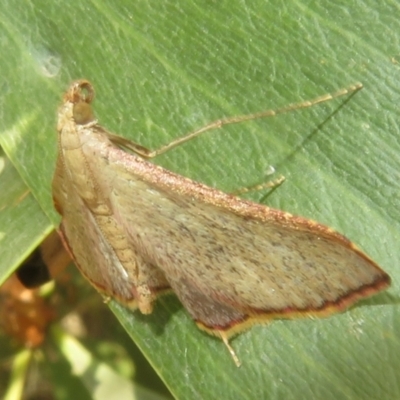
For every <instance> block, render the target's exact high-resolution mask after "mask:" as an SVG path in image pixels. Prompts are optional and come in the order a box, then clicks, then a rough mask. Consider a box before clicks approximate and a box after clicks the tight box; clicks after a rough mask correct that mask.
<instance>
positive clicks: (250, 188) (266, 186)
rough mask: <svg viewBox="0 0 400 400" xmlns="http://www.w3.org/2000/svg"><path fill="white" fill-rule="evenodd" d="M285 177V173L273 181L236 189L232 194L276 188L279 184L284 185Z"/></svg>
mask: <svg viewBox="0 0 400 400" xmlns="http://www.w3.org/2000/svg"><path fill="white" fill-rule="evenodd" d="M285 179H286V178H285V177H284V176H283V175H281V176H280V177H279V178H276V179H274V180H272V181H268V182H264V183H261V184H258V185H253V186H248V187H244V188H239V189H236V190H234V191H233V192H231V194H234V195H235V196H240V195H241V194H245V193H248V192H257V191H259V190H264V189H275V188H277V187H278V186H280V185H282V183H283V182H284V181H285Z"/></svg>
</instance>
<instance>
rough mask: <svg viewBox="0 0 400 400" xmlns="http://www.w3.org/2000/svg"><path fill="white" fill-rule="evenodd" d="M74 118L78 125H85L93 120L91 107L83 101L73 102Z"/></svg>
mask: <svg viewBox="0 0 400 400" xmlns="http://www.w3.org/2000/svg"><path fill="white" fill-rule="evenodd" d="M73 115H74V120H75V122H76V123H77V124H78V125H85V124H88V123H89V122H92V121H94V115H93V111H92V107H90V105H89V104H88V103H85V102H84V101H80V102H79V103H76V104H74V110H73Z"/></svg>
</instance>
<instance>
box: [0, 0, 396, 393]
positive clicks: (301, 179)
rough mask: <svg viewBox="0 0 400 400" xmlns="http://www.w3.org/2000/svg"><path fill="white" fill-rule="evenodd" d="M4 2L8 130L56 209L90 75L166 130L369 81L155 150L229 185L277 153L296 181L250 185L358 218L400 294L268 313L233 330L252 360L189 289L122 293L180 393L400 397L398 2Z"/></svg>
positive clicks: (7, 142)
mask: <svg viewBox="0 0 400 400" xmlns="http://www.w3.org/2000/svg"><path fill="white" fill-rule="evenodd" d="M1 8H2V9H1V20H0V21H1V25H2V31H3V32H4V33H3V35H4V37H3V39H2V41H1V42H0V43H1V44H0V46H1V50H2V54H3V55H4V58H3V60H2V63H1V66H0V70H1V76H2V81H1V84H0V96H1V97H0V104H1V112H2V115H1V119H0V121H1V122H0V124H1V125H0V127H1V133H0V144H1V145H2V147H3V149H4V150H5V151H6V152H7V155H8V157H9V158H10V159H11V161H12V162H13V164H14V165H15V167H16V169H17V170H18V173H19V174H20V176H21V178H22V179H23V180H24V182H25V183H26V184H27V185H28V187H29V189H30V190H31V192H32V194H33V195H34V196H35V198H36V199H37V201H38V204H39V205H40V206H41V208H42V210H43V212H44V213H45V214H46V215H47V216H48V218H49V220H51V221H52V223H54V224H56V223H58V221H59V218H58V216H57V215H56V213H55V211H54V209H53V207H52V201H51V178H52V174H53V170H54V164H55V159H56V155H57V139H56V130H55V125H56V109H57V106H58V105H59V104H60V102H61V96H62V93H63V91H64V90H65V89H66V88H67V86H68V84H69V83H70V82H71V81H72V80H73V79H78V78H87V79H89V80H90V81H91V82H92V83H93V85H94V86H95V88H96V90H97V100H96V102H95V104H94V107H95V110H96V114H97V116H98V118H99V120H100V123H101V124H102V125H103V126H105V127H107V128H108V129H109V130H111V131H113V132H115V133H117V134H120V135H124V136H126V137H128V138H130V139H132V140H135V141H136V142H138V143H140V144H142V145H144V146H147V147H150V148H156V147H158V146H161V145H162V144H165V143H168V142H169V141H171V140H172V139H174V138H177V137H179V136H181V135H182V134H184V133H186V132H188V131H191V130H193V129H195V128H198V127H200V126H202V125H204V124H205V123H207V122H210V121H212V120H214V119H217V118H220V117H224V116H229V115H238V114H245V113H251V112H256V111H261V110H264V109H268V108H276V107H279V106H282V105H285V104H288V103H292V102H297V101H299V100H302V99H309V98H313V97H316V96H318V95H321V94H324V93H327V92H333V91H335V90H337V89H339V88H342V87H346V86H348V85H349V84H352V83H355V82H362V83H363V84H364V89H363V90H362V91H361V92H359V93H358V94H357V95H356V96H353V97H352V98H351V99H349V101H347V102H345V101H344V100H343V99H337V100H335V101H332V102H330V103H327V104H323V105H319V106H315V107H312V108H310V109H306V110H302V111H300V112H295V113H291V114H285V115H282V116H279V117H277V118H269V119H265V120H262V121H252V122H248V123H245V124H241V125H237V126H231V127H226V128H224V129H222V130H218V131H216V132H215V133H211V132H210V133H208V134H205V135H204V136H203V137H200V138H198V139H196V140H193V141H192V142H190V143H187V144H185V145H183V146H181V147H179V148H177V149H174V150H172V151H171V152H169V153H167V154H166V155H163V156H162V157H161V156H160V157H159V158H157V159H156V160H155V162H156V163H157V164H160V165H162V166H164V167H166V168H168V169H170V170H173V171H175V172H177V173H180V174H182V175H184V176H188V177H190V178H192V179H195V180H198V181H201V182H205V183H207V184H208V185H211V186H215V187H218V188H220V189H222V190H224V191H232V190H234V189H236V188H238V187H242V186H248V185H251V184H254V183H260V182H263V181H265V180H266V179H268V177H266V171H268V170H270V166H273V167H274V169H275V170H276V174H277V175H278V174H279V175H281V174H282V175H284V176H285V177H286V182H285V184H284V185H282V186H281V187H279V188H278V189H277V190H275V191H273V193H272V194H271V195H270V196H268V198H266V197H265V196H264V194H263V193H255V194H252V195H251V196H250V197H251V198H252V199H253V200H255V201H261V202H265V203H266V202H267V203H268V205H270V206H273V207H276V208H280V209H283V210H285V211H289V212H291V213H293V214H299V215H303V216H306V217H309V218H312V219H314V220H318V221H320V222H321V223H324V224H327V225H329V226H332V227H333V228H335V229H337V230H339V231H340V232H342V233H344V234H345V235H346V236H348V237H349V238H351V240H352V241H354V242H355V243H357V245H359V246H360V247H361V248H362V249H364V250H365V251H366V252H367V253H368V254H369V255H370V256H371V257H372V258H373V259H374V260H376V261H377V262H378V263H379V264H380V265H381V267H382V268H383V269H385V270H386V271H387V272H388V273H389V274H390V275H391V276H392V278H393V282H394V283H393V286H392V287H391V289H390V290H389V291H388V292H387V294H381V295H379V296H376V297H375V298H373V299H371V300H368V301H364V302H362V303H360V306H358V307H355V308H354V309H352V310H350V311H348V312H347V313H344V314H341V315H338V316H335V317H332V318H330V319H326V320H314V321H311V320H298V321H276V322H274V323H271V324H270V325H269V326H256V327H253V328H252V329H250V330H249V331H248V332H246V333H243V334H241V335H239V336H238V337H237V338H235V339H234V340H233V341H232V346H233V347H234V348H235V350H236V352H237V355H238V357H239V358H240V360H241V361H242V364H243V365H242V367H241V368H240V369H237V368H236V367H235V365H234V363H233V362H232V360H231V358H230V355H229V353H228V351H227V350H226V348H225V347H224V345H223V344H222V343H221V342H220V341H219V340H217V339H216V338H213V337H210V336H208V335H207V334H205V333H203V332H201V331H199V330H198V329H197V328H196V326H195V324H194V323H193V322H192V321H191V320H190V318H189V317H188V314H187V313H186V311H185V310H184V309H183V308H182V306H181V305H180V304H179V302H178V301H177V300H176V299H175V298H174V297H172V296H168V297H165V298H162V299H160V301H159V302H158V303H157V305H156V309H155V311H154V313H153V314H152V315H151V316H142V315H139V314H138V313H131V312H129V311H127V310H125V309H122V308H121V307H120V306H118V305H114V304H113V306H112V308H113V310H114V312H115V313H116V314H117V316H118V318H119V319H120V321H121V323H122V324H123V325H124V326H125V328H126V329H127V331H128V333H129V334H130V335H131V336H132V338H133V339H134V340H135V342H136V343H137V344H138V345H139V346H140V347H141V349H142V350H143V352H144V353H145V355H146V357H147V358H148V359H149V360H150V362H151V364H152V365H153V366H154V368H155V369H156V371H157V372H158V373H159V375H160V376H161V377H162V379H163V380H164V382H165V383H166V384H167V386H168V387H169V389H170V390H171V392H172V393H173V395H174V396H176V397H177V398H181V399H191V398H193V399H195V398H196V399H197V398H224V399H230V398H249V399H253V398H277V399H279V398H285V399H291V398H293V399H294V398H296V399H298V398H324V399H337V398H348V399H367V398H371V399H375V398H388V399H391V398H399V397H400V393H399V389H398V385H397V381H398V380H399V378H400V376H399V371H400V368H399V366H400V365H399V360H398V359H399V358H398V357H397V355H398V354H399V351H400V343H399V338H398V335H397V334H396V332H397V330H398V327H399V321H400V316H399V308H398V306H397V303H396V302H395V300H394V299H395V297H396V296H398V295H399V289H398V284H397V282H398V280H399V268H398V265H399V259H400V252H399V250H398V249H399V246H398V243H399V240H400V234H399V232H400V230H399V227H400V215H399V213H400V211H399V207H398V200H399V198H398V193H400V187H399V186H400V183H399V182H400V179H399V178H400V176H399V175H400V173H399V171H400V161H399V160H400V158H399V156H398V154H399V152H400V141H399V140H398V123H397V115H398V105H397V98H398V93H399V91H400V84H399V79H398V72H399V62H400V56H399V50H398V42H399V40H400V36H399V35H400V29H399V28H400V27H399V22H398V18H397V15H398V8H397V7H396V5H395V4H394V3H388V2H379V3H377V2H373V1H371V0H370V1H364V2H354V3H349V2H344V1H343V2H341V1H339V2H337V1H336V2H307V1H303V2H283V1H282V2H267V1H265V0H256V1H253V2H246V3H244V2H241V1H239V0H230V1H228V0H222V1H218V2H209V1H198V2H189V1H181V2H176V1H169V0H168V1H160V2H149V1H136V2H128V1H120V2H111V1H108V2H107V1H97V2H94V3H85V2H78V1H70V2H56V1H50V2H49V1H44V0H39V1H36V2H35V4H34V5H33V4H31V3H28V2H19V3H18V5H16V4H15V2H11V1H5V2H3V4H2V7H1ZM341 105H342V107H341ZM273 177H274V176H272V178H273ZM10 215H11V214H10ZM27 215H28V216H29V217H30V218H31V220H30V222H28V223H26V225H25V226H26V229H27V231H26V232H28V233H27V234H29V236H30V237H31V242H32V243H34V242H37V241H38V240H39V239H38V238H39V237H40V235H42V234H43V233H42V232H43V229H40V230H39V231H40V232H39V233H37V232H33V229H32V228H31V226H33V227H34V225H35V218H37V216H35V215H33V214H32V213H30V214H29V213H28V214H27ZM10 218H11V217H10ZM2 229H3V228H2ZM31 229H32V232H30V230H31ZM27 246H28V245H26V244H24V246H18V251H19V252H21V254H23V253H25V252H26V251H27V248H28V247H27ZM2 248H3V243H2ZM14 267H15V266H14V265H13V268H14ZM6 269H7V271H9V266H8V267H7V266H6ZM6 269H4V267H3V265H1V267H0V271H1V273H3V271H5V270H6ZM7 273H9V272H7ZM3 276H4V275H3ZM0 278H1V277H0ZM305 284H306V283H305Z"/></svg>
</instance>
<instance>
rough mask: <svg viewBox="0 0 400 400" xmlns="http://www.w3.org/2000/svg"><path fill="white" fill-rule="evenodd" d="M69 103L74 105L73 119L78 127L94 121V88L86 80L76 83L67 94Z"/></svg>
mask: <svg viewBox="0 0 400 400" xmlns="http://www.w3.org/2000/svg"><path fill="white" fill-rule="evenodd" d="M66 97H67V101H70V102H72V103H73V117H74V120H75V122H76V123H77V124H78V125H85V124H88V123H89V122H92V121H94V119H95V118H94V115H93V111H92V107H91V106H90V103H91V102H92V101H93V99H94V89H93V86H92V85H91V84H90V83H89V82H88V81H86V80H84V79H81V80H79V81H75V82H73V83H72V85H71V86H70V88H69V90H68V92H67V93H66Z"/></svg>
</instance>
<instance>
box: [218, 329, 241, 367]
mask: <svg viewBox="0 0 400 400" xmlns="http://www.w3.org/2000/svg"><path fill="white" fill-rule="evenodd" d="M218 334H219V336H220V337H221V339H222V341H223V342H224V345H225V346H226V347H227V348H228V351H229V353H230V355H231V356H232V358H233V361H234V362H235V364H236V366H237V367H238V368H239V367H240V366H241V365H242V363H241V362H240V360H239V357H238V356H237V355H236V353H235V350H234V349H233V347H232V346H231V345H230V344H229V339H228V337H227V336H226V334H225V332H224V331H218Z"/></svg>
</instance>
